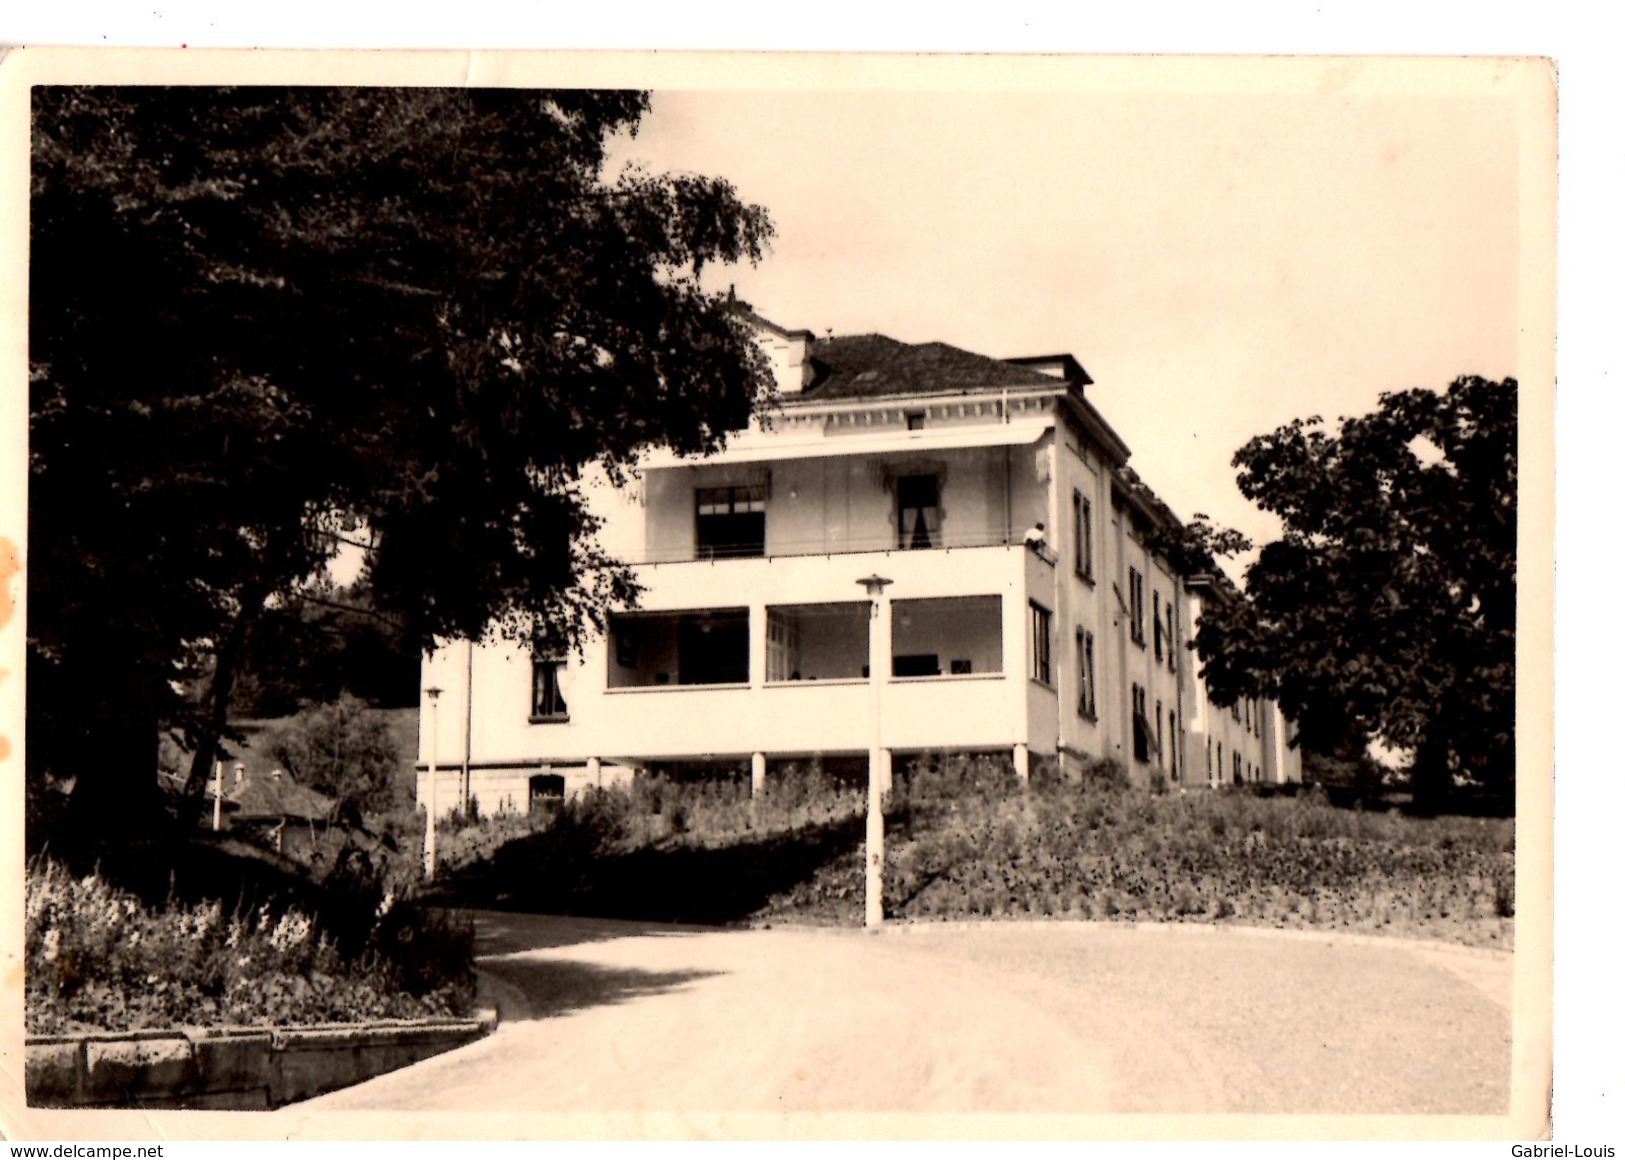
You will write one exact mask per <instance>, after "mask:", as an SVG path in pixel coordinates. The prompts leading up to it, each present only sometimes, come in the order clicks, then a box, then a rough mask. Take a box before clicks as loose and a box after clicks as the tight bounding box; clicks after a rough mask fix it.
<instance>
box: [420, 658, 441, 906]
mask: <svg viewBox="0 0 1625 1160" xmlns="http://www.w3.org/2000/svg"><path fill="white" fill-rule="evenodd" d="M423 691H424V692H425V693H427V694H428V696H429V800H428V802H427V805H428V810H429V819H428V823H427V824H426V825H425V826H424V828H423V876H424V877H425V878H433V877H434V864H435V851H434V818H435V812H436V810H437V808H438V805H439V802H438V794H437V792H436V787H435V783H436V782H437V781H439V779H440V778H439V774H440V770H439V768H438V760H439V757H440V689H439V688H437V687H431V688H427V689H424V690H423Z"/></svg>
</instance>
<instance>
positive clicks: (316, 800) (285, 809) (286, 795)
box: [221, 772, 336, 821]
mask: <svg viewBox="0 0 1625 1160" xmlns="http://www.w3.org/2000/svg"><path fill="white" fill-rule="evenodd" d="M221 796H222V797H223V798H224V799H225V801H226V802H229V803H230V804H231V805H232V806H233V807H235V808H234V809H233V810H232V813H233V814H234V815H235V816H236V817H238V818H244V819H246V818H300V819H310V820H313V821H324V820H326V819H328V818H330V817H332V815H333V807H334V805H335V804H336V803H335V802H334V801H333V799H332V798H330V797H328V796H327V795H326V794H323V793H317V792H316V791H315V790H313V789H311V788H309V787H308V786H303V785H300V784H299V783H298V782H297V781H294V779H293V778H292V777H291V776H290V775H289V774H286V773H283V774H281V775H280V776H273V775H271V774H269V773H246V772H245V773H244V774H243V779H242V781H239V782H236V783H235V784H228V785H227V787H226V791H225V793H224V794H222V795H221Z"/></svg>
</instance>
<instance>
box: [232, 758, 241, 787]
mask: <svg viewBox="0 0 1625 1160" xmlns="http://www.w3.org/2000/svg"><path fill="white" fill-rule="evenodd" d="M232 773H233V774H234V775H235V776H234V777H233V779H232V784H233V785H242V784H243V763H242V762H240V761H239V762H238V763H237V767H236V768H235V769H233V770H232Z"/></svg>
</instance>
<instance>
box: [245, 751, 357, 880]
mask: <svg viewBox="0 0 1625 1160" xmlns="http://www.w3.org/2000/svg"><path fill="white" fill-rule="evenodd" d="M337 808H338V802H337V801H335V800H334V799H333V798H330V797H328V796H327V795H326V794H324V793H318V792H317V791H316V790H313V789H311V788H310V787H309V786H304V785H300V784H299V783H298V782H297V781H295V780H294V779H293V776H292V775H291V774H288V773H285V772H284V771H282V770H280V769H274V770H270V771H264V770H261V771H258V772H252V773H251V772H248V771H246V770H245V769H244V768H243V767H242V766H240V765H239V766H238V767H237V768H236V769H235V770H234V771H232V772H228V773H227V774H226V784H225V787H224V790H223V792H222V793H221V801H220V815H221V817H220V821H221V827H222V829H226V830H229V831H231V832H233V833H235V834H237V835H239V836H241V837H246V838H250V839H252V840H254V841H256V842H259V843H260V844H262V845H265V846H268V847H270V848H271V849H274V850H275V851H277V853H279V854H285V855H287V856H288V857H290V858H294V859H296V860H298V861H309V860H310V856H311V855H312V854H313V853H314V852H315V850H316V849H317V847H318V846H319V844H320V843H321V840H322V837H323V836H324V835H325V834H326V833H327V829H328V827H329V826H330V825H332V824H333V820H334V816H335V814H336V811H337Z"/></svg>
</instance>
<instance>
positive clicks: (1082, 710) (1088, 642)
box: [1078, 628, 1095, 721]
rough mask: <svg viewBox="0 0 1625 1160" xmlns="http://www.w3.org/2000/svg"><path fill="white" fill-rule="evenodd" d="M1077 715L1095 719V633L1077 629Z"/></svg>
mask: <svg viewBox="0 0 1625 1160" xmlns="http://www.w3.org/2000/svg"><path fill="white" fill-rule="evenodd" d="M1078 716H1080V717H1087V718H1089V719H1090V720H1091V721H1093V720H1094V719H1095V634H1094V633H1092V632H1085V631H1084V630H1083V629H1081V628H1080V629H1078Z"/></svg>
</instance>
